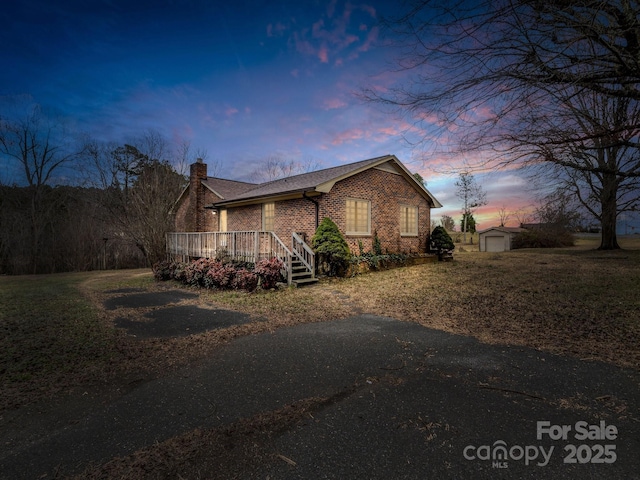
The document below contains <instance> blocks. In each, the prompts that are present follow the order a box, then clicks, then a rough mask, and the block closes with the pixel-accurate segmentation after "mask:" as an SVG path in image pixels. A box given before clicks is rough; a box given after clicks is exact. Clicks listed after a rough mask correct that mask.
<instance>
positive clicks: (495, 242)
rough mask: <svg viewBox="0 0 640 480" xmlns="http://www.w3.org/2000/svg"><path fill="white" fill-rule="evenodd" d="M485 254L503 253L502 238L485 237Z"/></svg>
mask: <svg viewBox="0 0 640 480" xmlns="http://www.w3.org/2000/svg"><path fill="white" fill-rule="evenodd" d="M485 241H486V242H487V243H485V246H486V251H487V252H504V237H485Z"/></svg>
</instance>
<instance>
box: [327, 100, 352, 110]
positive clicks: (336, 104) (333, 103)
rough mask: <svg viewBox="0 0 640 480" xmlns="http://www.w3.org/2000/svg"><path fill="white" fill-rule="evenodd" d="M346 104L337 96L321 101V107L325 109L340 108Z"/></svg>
mask: <svg viewBox="0 0 640 480" xmlns="http://www.w3.org/2000/svg"><path fill="white" fill-rule="evenodd" d="M346 106H347V104H346V102H344V101H342V100H340V99H339V98H328V99H326V100H325V101H324V102H323V107H324V109H325V110H334V109H336V108H342V107H346Z"/></svg>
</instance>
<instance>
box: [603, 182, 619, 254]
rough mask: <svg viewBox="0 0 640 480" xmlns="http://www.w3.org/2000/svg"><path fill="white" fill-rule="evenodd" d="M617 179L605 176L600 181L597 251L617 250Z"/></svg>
mask: <svg viewBox="0 0 640 480" xmlns="http://www.w3.org/2000/svg"><path fill="white" fill-rule="evenodd" d="M617 185H618V184H617V179H616V176H615V175H614V174H605V175H604V176H603V179H602V193H601V196H600V204H601V205H602V213H601V215H600V226H601V228H602V233H601V235H602V236H601V240H600V246H599V247H598V250H617V249H619V248H620V245H618V237H617V235H616V223H617V219H618V201H617V193H618V192H617V190H618V189H617Z"/></svg>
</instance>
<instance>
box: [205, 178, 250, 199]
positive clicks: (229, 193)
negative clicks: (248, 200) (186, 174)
mask: <svg viewBox="0 0 640 480" xmlns="http://www.w3.org/2000/svg"><path fill="white" fill-rule="evenodd" d="M202 183H204V184H205V185H206V186H207V188H209V190H211V191H213V192H214V193H215V194H216V195H218V196H219V197H221V198H222V199H223V200H227V199H230V198H234V197H237V196H238V195H241V194H242V193H244V192H246V191H247V190H250V189H252V188H255V187H257V186H258V185H257V184H255V183H248V182H238V181H236V180H226V179H224V178H217V177H208V178H207V179H206V180H203V182H202Z"/></svg>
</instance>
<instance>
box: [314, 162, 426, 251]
mask: <svg viewBox="0 0 640 480" xmlns="http://www.w3.org/2000/svg"><path fill="white" fill-rule="evenodd" d="M347 198H357V199H362V200H369V201H370V202H371V235H368V236H345V238H346V239H347V243H348V244H349V248H351V252H352V253H354V254H356V255H357V254H358V253H359V247H358V240H360V241H361V242H362V244H363V247H364V250H365V251H369V250H372V247H373V237H374V233H377V235H378V238H379V239H380V243H381V246H382V251H383V252H385V253H386V252H389V253H418V252H424V251H425V250H426V245H427V236H428V235H429V231H430V223H431V216H430V214H431V211H430V209H429V204H428V203H427V201H426V200H425V199H424V198H423V197H422V196H421V195H420V194H419V193H418V192H417V191H416V190H415V189H414V188H413V187H412V186H411V185H410V184H409V183H408V182H407V180H405V178H404V177H402V176H401V175H397V174H395V173H391V172H386V171H382V170H378V169H375V168H372V169H369V170H365V171H364V172H362V173H359V174H357V175H354V176H352V177H349V178H347V179H345V180H342V181H340V182H337V183H336V184H335V185H334V186H333V188H332V189H331V192H329V193H328V194H326V195H323V196H322V197H321V198H320V220H322V219H323V218H324V217H330V218H331V219H332V220H333V221H334V222H335V223H336V224H337V225H338V228H340V230H341V231H342V232H345V230H346V200H347ZM401 205H408V206H414V207H417V208H418V236H417V237H401V236H400V206H401Z"/></svg>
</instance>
